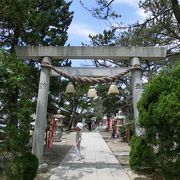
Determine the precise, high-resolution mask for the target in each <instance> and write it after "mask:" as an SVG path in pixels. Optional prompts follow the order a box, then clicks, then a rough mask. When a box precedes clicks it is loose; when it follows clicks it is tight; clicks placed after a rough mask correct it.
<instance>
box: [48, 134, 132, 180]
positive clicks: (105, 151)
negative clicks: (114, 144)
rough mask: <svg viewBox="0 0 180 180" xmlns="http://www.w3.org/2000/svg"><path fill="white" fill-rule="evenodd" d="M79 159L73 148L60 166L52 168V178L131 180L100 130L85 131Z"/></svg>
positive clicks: (59, 179) (63, 179)
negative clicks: (81, 156)
mask: <svg viewBox="0 0 180 180" xmlns="http://www.w3.org/2000/svg"><path fill="white" fill-rule="evenodd" d="M82 138H83V139H82V142H81V154H82V155H83V157H84V159H82V160H80V161H79V160H77V158H76V154H75V151H74V149H73V148H72V149H71V150H70V151H69V152H68V153H67V155H66V156H65V157H64V159H63V160H62V161H61V162H60V164H59V166H58V167H56V168H54V169H51V172H50V174H51V176H50V178H49V179H50V180H130V178H129V176H128V175H127V174H126V171H125V170H124V169H123V168H122V166H121V165H120V164H119V162H118V160H117V159H116V158H115V156H114V154H113V153H112V152H111V150H110V149H109V147H108V146H107V144H106V143H105V141H104V140H103V138H102V136H101V135H100V134H99V132H83V136H82Z"/></svg>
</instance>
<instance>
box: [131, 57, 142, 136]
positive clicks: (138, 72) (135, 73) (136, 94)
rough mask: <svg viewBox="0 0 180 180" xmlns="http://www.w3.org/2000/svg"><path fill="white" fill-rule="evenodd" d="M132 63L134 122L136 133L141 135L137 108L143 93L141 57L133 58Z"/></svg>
mask: <svg viewBox="0 0 180 180" xmlns="http://www.w3.org/2000/svg"><path fill="white" fill-rule="evenodd" d="M131 65H132V67H133V69H132V71H131V73H132V82H131V87H132V94H133V111H134V123H135V134H136V135H140V134H141V132H140V129H139V128H138V118H139V111H138V109H137V103H138V101H139V99H140V97H141V93H142V69H141V63H140V59H139V58H138V57H133V58H131Z"/></svg>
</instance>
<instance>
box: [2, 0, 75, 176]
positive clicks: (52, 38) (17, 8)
mask: <svg viewBox="0 0 180 180" xmlns="http://www.w3.org/2000/svg"><path fill="white" fill-rule="evenodd" d="M70 5H71V2H66V1H64V0H50V1H49V0H48V1H47V0H2V1H0V8H1V12H0V23H1V29H0V31H1V35H0V39H1V52H0V56H1V57H0V77H1V78H0V79H1V82H0V83H1V90H2V92H4V93H5V94H1V97H0V115H1V119H3V120H5V123H6V127H5V129H4V130H3V131H4V133H5V134H6V135H5V139H3V146H1V147H2V148H1V153H2V152H3V151H4V152H9V153H10V154H11V155H12V159H9V160H10V163H9V165H10V166H11V167H10V166H9V167H10V170H12V171H13V167H14V166H16V165H17V164H16V162H17V161H16V159H18V162H19V160H20V161H21V160H22V161H23V158H21V157H24V158H25V159H26V152H27V151H28V150H29V149H28V147H27V144H28V142H29V138H30V134H29V129H30V122H31V121H32V118H31V114H32V113H34V112H35V108H36V98H37V91H38V81H39V70H40V64H39V62H38V61H34V60H33V61H32V60H30V59H24V60H20V59H19V58H17V57H16V56H15V55H14V52H15V46H17V45H18V46H27V45H36V46H42V45H43V46H45V45H46V46H48V45H53V46H60V45H64V44H65V42H66V40H67V38H68V35H67V29H68V27H69V25H70V23H71V21H72V17H73V12H70V11H69V6H70ZM3 50H4V51H3ZM53 63H54V62H53ZM56 64H58V63H56ZM59 64H60V65H61V64H63V63H62V62H61V61H60V62H59ZM65 64H69V61H65ZM57 84H58V81H56V83H53V85H56V86H58V85H57ZM56 91H58V89H56ZM54 94H57V92H54ZM50 97H53V98H52V99H55V98H54V96H53V95H50ZM50 104H51V105H53V106H54V103H50ZM50 109H53V108H50ZM26 160H27V161H28V158H27V159H26ZM22 163H23V162H22ZM22 163H20V164H21V165H22ZM26 163H27V162H26ZM35 165H37V163H35ZM17 167H18V166H16V167H15V168H17ZM23 168H25V166H24V165H23ZM36 168H37V166H36ZM16 170H17V169H16ZM21 170H23V169H21ZM35 172H36V171H35ZM9 173H10V174H11V172H9ZM11 175H12V174H11ZM12 176H13V175H12Z"/></svg>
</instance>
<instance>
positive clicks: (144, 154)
mask: <svg viewBox="0 0 180 180" xmlns="http://www.w3.org/2000/svg"><path fill="white" fill-rule="evenodd" d="M130 157H131V158H130V161H129V164H130V167H131V169H132V170H134V171H136V172H142V171H143V172H145V173H152V172H154V166H155V164H154V162H155V161H154V154H153V149H152V148H151V147H150V146H148V144H147V143H146V141H145V139H143V138H141V137H137V136H133V137H132V139H131V151H130Z"/></svg>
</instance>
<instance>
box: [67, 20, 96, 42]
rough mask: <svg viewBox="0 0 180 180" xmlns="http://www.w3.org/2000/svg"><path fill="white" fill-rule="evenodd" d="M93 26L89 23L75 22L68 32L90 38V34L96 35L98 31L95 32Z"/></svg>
mask: <svg viewBox="0 0 180 180" xmlns="http://www.w3.org/2000/svg"><path fill="white" fill-rule="evenodd" d="M92 28H93V27H91V26H89V25H87V24H75V23H72V24H71V25H70V27H69V30H68V33H69V34H70V35H73V36H74V35H76V36H80V37H82V38H85V39H88V36H89V34H90V35H96V34H97V33H98V32H95V31H94V30H93V29H92Z"/></svg>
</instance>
